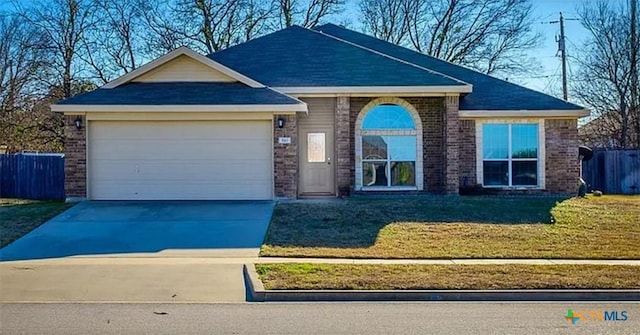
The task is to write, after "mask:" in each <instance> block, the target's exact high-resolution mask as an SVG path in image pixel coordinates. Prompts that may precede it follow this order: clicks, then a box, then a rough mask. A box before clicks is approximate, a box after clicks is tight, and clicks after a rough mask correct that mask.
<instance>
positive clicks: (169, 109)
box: [51, 102, 308, 114]
mask: <svg viewBox="0 0 640 335" xmlns="http://www.w3.org/2000/svg"><path fill="white" fill-rule="evenodd" d="M51 111H52V112H58V113H67V114H73V113H76V114H78V113H79V114H83V113H90V112H114V113H118V112H120V113H127V112H144V113H180V112H202V113H212V112H236V113H252V112H274V113H275V112H305V113H306V112H308V108H307V104H305V103H302V102H301V103H295V104H261V105H260V104H244V105H240V104H238V105H79V104H78V105H76V104H73V105H72V104H69V105H67V104H62V105H51Z"/></svg>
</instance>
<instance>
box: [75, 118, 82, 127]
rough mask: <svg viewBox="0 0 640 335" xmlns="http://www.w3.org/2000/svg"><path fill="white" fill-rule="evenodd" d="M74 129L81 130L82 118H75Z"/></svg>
mask: <svg viewBox="0 0 640 335" xmlns="http://www.w3.org/2000/svg"><path fill="white" fill-rule="evenodd" d="M76 129H78V130H80V129H82V118H80V117H79V116H78V117H76Z"/></svg>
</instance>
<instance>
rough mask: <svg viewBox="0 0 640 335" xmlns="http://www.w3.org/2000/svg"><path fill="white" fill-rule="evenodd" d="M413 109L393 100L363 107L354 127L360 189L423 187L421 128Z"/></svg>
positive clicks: (358, 185)
mask: <svg viewBox="0 0 640 335" xmlns="http://www.w3.org/2000/svg"><path fill="white" fill-rule="evenodd" d="M405 104H406V103H405ZM413 112H414V113H411V112H410V111H409V110H407V108H405V107H404V106H401V105H399V104H395V103H393V104H391V103H382V104H376V105H375V106H373V107H371V108H370V109H368V110H367V109H366V108H365V109H364V110H363V112H362V113H363V114H362V115H361V117H360V119H359V120H360V122H359V128H358V129H357V130H356V133H357V141H356V143H357V145H358V147H357V149H356V150H358V152H359V153H360V154H361V155H360V156H359V157H360V158H361V159H359V162H357V164H358V166H356V172H359V173H357V175H359V180H357V183H356V184H357V185H356V186H357V187H358V188H359V189H361V190H367V189H374V190H375V189H381V188H382V189H406V188H410V189H415V188H418V189H422V168H421V166H420V165H421V163H422V159H421V156H422V154H421V151H422V150H421V149H422V141H418V140H419V137H418V130H419V128H420V130H421V127H420V124H419V119H418V120H416V119H417V118H418V116H417V113H415V111H413ZM416 121H417V122H416ZM420 132H421V131H420ZM418 147H420V149H419V148H418ZM418 158H420V159H418ZM418 161H419V162H418ZM418 167H419V171H418V169H417V168H418ZM357 179H358V178H357Z"/></svg>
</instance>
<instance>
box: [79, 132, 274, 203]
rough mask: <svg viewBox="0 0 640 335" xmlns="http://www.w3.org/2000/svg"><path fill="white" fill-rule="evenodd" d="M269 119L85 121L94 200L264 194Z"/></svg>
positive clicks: (268, 184) (267, 192) (268, 180)
mask: <svg viewBox="0 0 640 335" xmlns="http://www.w3.org/2000/svg"><path fill="white" fill-rule="evenodd" d="M272 141H273V140H272V136H271V123H270V122H268V121H229V122H228V121H198V122H191V121H172V122H164V121H159V122H147V121H127V122H124V121H122V122H120V121H90V122H89V152H88V154H89V157H88V159H89V164H88V168H89V179H90V180H89V191H90V197H91V198H92V199H95V200H118V199H123V200H124V199H138V200H174V199H175V200H191V199H194V200H198V199H202V200H224V199H271V197H272V178H273V177H272V165H273V163H272V154H271V146H272V143H273V142H272Z"/></svg>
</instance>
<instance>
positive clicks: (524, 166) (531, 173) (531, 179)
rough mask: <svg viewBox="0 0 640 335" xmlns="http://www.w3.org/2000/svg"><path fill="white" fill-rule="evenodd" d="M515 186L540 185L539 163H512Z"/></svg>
mask: <svg viewBox="0 0 640 335" xmlns="http://www.w3.org/2000/svg"><path fill="white" fill-rule="evenodd" d="M512 164H513V166H512V167H511V171H512V172H513V180H512V184H513V185H533V186H535V185H538V162H535V161H533V162H532V161H528V162H518V161H515V162H512Z"/></svg>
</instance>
